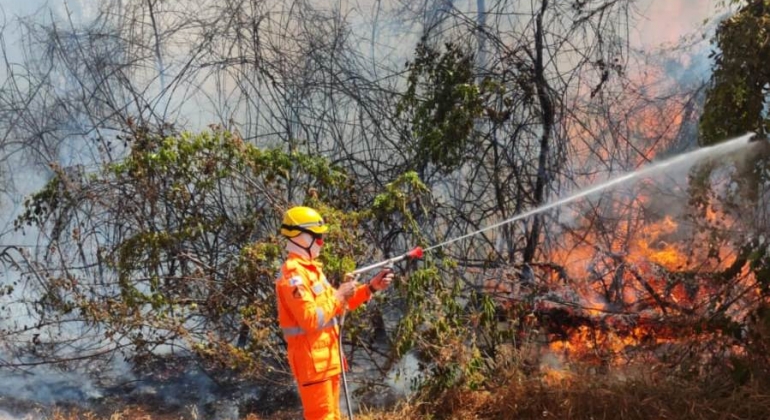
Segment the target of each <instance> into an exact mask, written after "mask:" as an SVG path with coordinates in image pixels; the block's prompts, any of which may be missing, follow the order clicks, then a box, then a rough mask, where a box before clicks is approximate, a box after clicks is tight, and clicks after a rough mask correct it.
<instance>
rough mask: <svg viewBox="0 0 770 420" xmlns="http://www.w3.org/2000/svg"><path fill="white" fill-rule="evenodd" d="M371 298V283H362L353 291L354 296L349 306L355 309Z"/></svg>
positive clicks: (349, 301)
mask: <svg viewBox="0 0 770 420" xmlns="http://www.w3.org/2000/svg"><path fill="white" fill-rule="evenodd" d="M371 298H372V290H371V289H370V288H369V285H368V284H361V285H359V286H358V287H356V291H355V293H353V296H352V297H351V298H350V299H349V300H348V308H349V309H350V310H351V311H353V310H355V309H356V308H358V307H359V306H361V304H363V303H364V302H367V301H369V299H371Z"/></svg>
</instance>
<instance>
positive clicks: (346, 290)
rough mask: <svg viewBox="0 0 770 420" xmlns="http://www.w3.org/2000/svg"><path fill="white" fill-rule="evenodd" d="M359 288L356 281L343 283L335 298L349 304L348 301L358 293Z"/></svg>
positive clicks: (335, 293)
mask: <svg viewBox="0 0 770 420" xmlns="http://www.w3.org/2000/svg"><path fill="white" fill-rule="evenodd" d="M357 286H358V282H356V281H347V282H345V283H342V284H340V287H338V288H337V291H336V292H334V297H336V298H337V300H339V301H340V302H347V301H348V299H350V298H351V297H352V296H353V294H354V293H355V292H356V287H357Z"/></svg>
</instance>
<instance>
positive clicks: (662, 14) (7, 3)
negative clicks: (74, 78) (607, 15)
mask: <svg viewBox="0 0 770 420" xmlns="http://www.w3.org/2000/svg"><path fill="white" fill-rule="evenodd" d="M99 1H100V0H0V8H2V11H3V12H4V15H5V20H6V21H9V20H10V19H12V18H13V17H15V16H28V15H30V14H33V13H36V12H40V11H41V10H42V9H43V8H44V6H46V5H49V6H51V8H53V9H54V10H55V11H57V12H58V13H62V14H63V13H64V10H65V4H66V8H67V9H69V10H70V11H71V12H72V14H73V17H74V18H75V19H78V18H80V17H88V16H89V15H91V14H92V13H93V11H94V10H95V8H96V6H97V5H98V4H99ZM636 9H637V11H639V12H640V13H641V14H642V15H643V16H644V17H642V18H640V19H639V21H638V25H637V29H636V30H634V31H632V33H631V42H632V44H634V45H636V46H638V47H646V48H652V47H655V46H657V45H661V44H667V43H674V42H676V41H677V40H678V39H680V38H681V37H683V36H685V35H687V34H688V33H692V32H693V31H695V30H697V29H698V28H699V27H701V26H702V25H703V21H704V19H707V18H709V17H712V16H714V15H715V14H716V12H717V10H716V8H715V6H714V1H713V0H638V1H637V2H636Z"/></svg>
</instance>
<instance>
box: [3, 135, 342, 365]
mask: <svg viewBox="0 0 770 420" xmlns="http://www.w3.org/2000/svg"><path fill="white" fill-rule="evenodd" d="M291 183H299V184H302V185H304V186H307V188H308V190H309V191H312V193H311V195H309V196H308V199H309V200H316V201H318V202H319V203H320V202H324V203H327V204H326V206H327V207H328V208H332V207H333V206H334V205H336V206H343V205H345V204H347V200H346V198H347V196H348V195H349V194H350V190H351V188H352V184H351V181H350V180H349V178H348V176H347V175H346V174H345V173H344V172H342V171H340V170H338V169H336V168H334V167H333V166H332V165H331V164H330V163H329V162H328V161H327V160H325V159H323V158H319V157H315V156H307V155H303V154H300V153H295V152H293V153H287V152H284V151H282V150H280V149H259V148H256V147H254V146H252V145H249V144H246V143H244V142H243V141H242V140H241V139H240V138H238V137H237V136H235V135H233V134H231V133H228V132H226V131H222V130H214V131H210V132H203V133H200V134H192V133H181V134H179V135H174V136H163V137H161V136H156V135H153V134H152V133H149V132H148V131H146V130H140V131H138V132H137V134H136V136H135V137H134V138H132V139H131V149H130V153H129V154H128V156H127V157H126V158H125V159H124V160H123V161H120V162H118V163H114V164H109V165H106V166H105V167H103V168H102V170H101V171H99V172H97V173H91V174H83V173H77V172H73V171H71V170H63V169H58V170H57V172H56V175H55V176H54V177H53V178H52V179H51V180H50V181H49V182H48V184H47V185H46V186H45V187H44V188H43V189H42V190H41V191H40V192H38V193H36V194H34V195H33V196H31V197H30V198H29V199H28V200H27V202H26V211H25V212H24V213H23V214H22V215H21V216H20V217H19V218H18V220H17V221H16V226H17V228H19V229H21V228H23V227H24V226H27V225H34V226H36V227H38V228H40V230H41V231H44V232H47V234H48V235H50V237H51V240H52V244H51V251H52V252H51V254H50V255H51V256H50V257H49V260H48V261H47V267H46V269H47V270H48V271H49V272H50V273H51V274H50V275H48V276H44V277H43V278H44V279H46V284H44V285H43V287H44V288H45V289H46V290H47V292H46V293H45V294H44V298H43V300H42V301H41V305H40V306H39V308H40V310H41V311H42V313H41V316H43V317H45V316H49V315H50V316H51V317H53V318H55V319H58V318H57V317H59V316H61V315H62V314H72V313H73V311H75V310H77V312H78V314H79V315H81V316H82V319H85V320H86V321H87V322H88V323H90V324H92V325H95V326H98V327H99V328H101V329H103V331H104V336H105V337H107V338H110V339H114V340H116V342H120V343H121V345H124V344H125V342H126V341H125V340H128V341H129V342H130V343H131V344H132V345H133V353H132V357H133V358H134V359H135V360H140V359H142V358H143V357H146V356H148V355H150V354H151V353H152V351H153V349H154V347H155V346H158V345H180V343H181V342H187V343H188V344H189V348H191V349H193V350H195V351H197V352H198V354H199V355H201V356H204V357H206V358H211V359H212V360H213V361H217V362H219V363H222V365H223V366H231V365H232V363H234V361H233V360H229V358H234V360H235V361H236V362H237V361H238V360H241V359H242V357H241V356H242V354H241V353H240V351H241V350H237V349H235V348H233V347H232V346H233V343H232V342H231V341H232V337H234V336H236V337H239V341H243V339H245V337H246V336H245V331H250V335H249V336H250V337H251V340H249V341H248V342H246V347H248V348H249V349H251V351H253V352H254V353H255V354H256V355H260V356H266V355H268V354H273V357H276V358H279V359H280V360H282V357H281V356H282V355H279V353H280V349H279V347H280V342H279V341H277V337H278V335H277V334H275V329H276V324H275V317H274V298H273V279H274V278H275V274H276V270H277V269H278V267H279V265H280V261H281V258H282V255H281V254H282V252H281V251H282V248H283V247H282V245H281V244H279V241H278V239H277V238H276V229H277V226H278V224H279V223H280V219H281V216H282V212H283V210H284V209H286V208H288V207H289V206H290V205H293V204H295V203H294V202H293V200H290V199H289V197H288V191H289V187H288V185H289V184H291ZM335 229H336V228H335ZM337 230H338V231H341V230H340V229H337ZM349 242H352V240H348V243H349ZM332 251H334V250H332ZM329 255H330V258H337V257H334V253H333V252H332V253H330V254H329ZM352 255H355V254H352ZM57 258H59V259H58V261H57ZM350 258H352V257H350ZM350 258H349V259H350ZM73 261H76V262H73ZM76 267H96V269H94V270H83V269H79V268H76ZM62 270H63V271H65V272H68V273H70V275H69V276H65V277H62V276H58V275H55V273H58V272H61V271H62ZM243 325H248V326H249V328H247V329H246V330H245V331H244V330H243V328H242V326H243ZM270 331H272V332H273V333H269V332H270ZM236 350H237V351H236ZM241 362H242V360H241ZM241 362H238V363H241ZM252 367H253V368H254V369H257V368H258V367H259V365H253V366H252Z"/></svg>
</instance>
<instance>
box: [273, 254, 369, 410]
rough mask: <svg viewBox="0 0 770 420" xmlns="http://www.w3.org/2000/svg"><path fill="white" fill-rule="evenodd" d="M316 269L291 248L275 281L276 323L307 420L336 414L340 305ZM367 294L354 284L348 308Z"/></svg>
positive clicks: (367, 289) (355, 305) (318, 268)
mask: <svg viewBox="0 0 770 420" xmlns="http://www.w3.org/2000/svg"><path fill="white" fill-rule="evenodd" d="M321 268H322V264H321V263H320V262H317V261H315V260H309V259H306V258H304V257H302V256H300V255H298V254H296V253H293V252H290V253H289V257H288V258H287V260H286V261H285V262H284V264H283V266H282V267H281V272H280V274H279V277H278V279H277V280H276V285H275V288H276V295H277V298H278V323H279V325H280V327H281V330H282V331H283V335H284V337H285V338H286V342H287V344H288V357H289V366H291V370H292V373H293V374H294V378H295V379H296V380H297V385H298V388H299V394H300V399H301V400H302V407H303V409H304V414H305V419H307V420H316V419H324V420H327V419H329V420H331V419H340V418H341V416H340V407H339V396H340V391H339V375H340V373H341V371H342V367H341V365H340V348H339V343H338V339H339V326H338V324H337V318H336V317H337V316H338V315H340V314H342V311H343V309H344V307H343V303H342V302H340V301H339V300H338V299H337V298H336V297H335V296H334V292H335V289H334V288H333V287H332V286H331V284H329V282H328V281H327V280H326V276H324V274H323V271H322V270H321ZM369 298H371V291H370V289H369V287H367V286H366V285H361V286H359V287H358V288H357V289H356V292H355V294H354V295H353V296H352V297H351V298H350V299H349V300H348V309H350V310H353V309H356V308H357V307H358V306H359V305H361V304H362V303H364V302H366V301H367V300H369Z"/></svg>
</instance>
